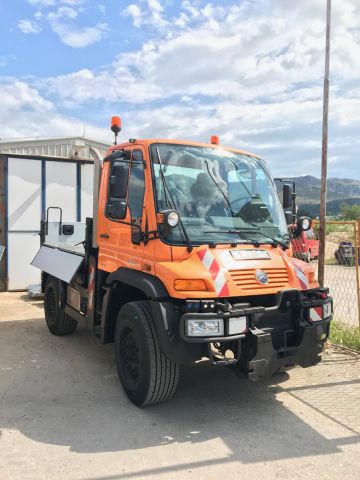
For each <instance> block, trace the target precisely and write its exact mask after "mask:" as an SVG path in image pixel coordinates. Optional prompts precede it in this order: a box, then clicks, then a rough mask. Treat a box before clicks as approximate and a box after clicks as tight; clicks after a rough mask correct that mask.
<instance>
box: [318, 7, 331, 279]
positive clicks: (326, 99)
mask: <svg viewBox="0 0 360 480" xmlns="http://www.w3.org/2000/svg"><path fill="white" fill-rule="evenodd" d="M330 25H331V0H327V6H326V48H325V76H324V98H323V124H322V153H321V192H320V228H319V265H318V280H319V283H320V286H321V287H323V286H324V266H325V236H326V189H327V153H328V124H329V76H330Z"/></svg>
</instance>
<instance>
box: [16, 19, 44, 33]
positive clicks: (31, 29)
mask: <svg viewBox="0 0 360 480" xmlns="http://www.w3.org/2000/svg"><path fill="white" fill-rule="evenodd" d="M17 26H18V29H19V30H21V31H22V33H25V34H27V33H40V32H41V27H40V25H39V24H38V23H36V22H35V21H32V20H28V19H23V20H19V21H18V24H17Z"/></svg>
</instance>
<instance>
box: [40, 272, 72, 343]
mask: <svg viewBox="0 0 360 480" xmlns="http://www.w3.org/2000/svg"><path fill="white" fill-rule="evenodd" d="M63 297H64V295H63V287H62V283H61V280H59V279H57V278H55V277H52V276H49V277H48V279H47V281H46V285H45V291H44V310H45V320H46V324H47V326H48V329H49V330H50V332H51V333H52V334H53V335H69V334H70V333H72V332H73V331H74V330H75V329H76V327H77V324H78V322H77V321H76V320H74V319H73V318H71V317H70V316H69V315H67V314H66V313H65V311H64V307H65V301H64V298H63Z"/></svg>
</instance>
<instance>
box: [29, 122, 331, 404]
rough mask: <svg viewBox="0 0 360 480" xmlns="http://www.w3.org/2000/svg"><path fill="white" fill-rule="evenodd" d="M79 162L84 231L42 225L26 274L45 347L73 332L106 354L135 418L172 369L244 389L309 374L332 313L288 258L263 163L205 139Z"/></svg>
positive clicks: (142, 145)
mask: <svg viewBox="0 0 360 480" xmlns="http://www.w3.org/2000/svg"><path fill="white" fill-rule="evenodd" d="M119 124H120V119H119V118H118V117H114V121H113V126H112V129H113V131H114V132H115V134H116V136H117V134H118V132H119V130H120V125H119ZM93 155H94V158H95V164H94V192H93V194H94V216H93V218H87V221H86V225H83V224H79V223H70V222H65V221H63V219H62V218H61V217H62V212H61V209H59V212H60V218H59V221H58V222H50V221H49V218H47V219H44V221H43V222H42V229H41V239H42V245H41V248H40V250H39V252H38V254H37V255H36V257H35V259H34V261H33V265H34V266H37V267H38V268H40V269H41V270H42V271H43V275H42V279H43V290H44V297H45V298H44V306H45V318H46V322H47V325H48V328H49V330H50V331H51V333H53V334H54V335H66V334H70V333H72V332H73V331H74V330H75V328H76V326H77V324H78V322H81V321H83V322H84V324H85V325H86V328H87V329H89V330H90V331H91V332H93V333H94V334H96V335H97V336H98V337H99V338H100V339H101V341H102V342H103V343H108V342H114V346H115V358H116V363H117V369H118V373H119V377H120V380H121V383H122V385H123V388H124V390H125V392H126V394H127V395H128V397H129V398H130V400H132V401H133V402H134V403H135V404H136V405H139V406H145V405H150V404H155V403H159V402H161V401H164V400H167V399H169V398H170V397H171V396H172V395H173V394H174V392H175V390H176V387H177V384H178V379H179V370H180V365H181V364H185V363H194V362H197V361H199V360H201V359H203V358H204V357H207V358H208V359H209V361H210V362H211V363H212V364H214V365H219V366H220V365H225V366H227V365H228V366H233V367H234V368H238V369H239V370H240V371H241V372H243V374H244V375H245V376H246V377H247V378H249V379H250V380H254V381H255V380H258V379H261V378H266V377H269V376H270V375H272V374H274V373H275V372H278V371H279V370H282V369H284V368H287V367H290V366H293V365H300V366H302V367H309V366H311V365H315V364H316V363H318V362H319V361H320V355H319V354H320V352H321V350H322V347H323V345H324V343H325V341H326V339H327V338H328V335H329V327H330V321H331V319H332V310H333V308H332V299H331V297H329V295H328V289H327V288H320V287H319V285H318V283H317V281H316V278H315V271H314V268H313V267H312V266H310V265H308V264H306V263H304V262H302V261H300V260H297V259H294V258H293V257H292V252H291V243H290V241H291V238H290V234H289V229H288V225H291V224H292V223H293V221H294V212H295V203H294V202H295V194H294V192H293V188H292V185H291V184H287V183H285V184H284V187H283V205H281V202H280V200H279V197H278V194H277V191H276V188H275V184H274V179H273V178H272V176H271V174H270V171H269V169H268V167H267V165H266V163H265V162H264V160H262V159H261V158H259V157H258V156H256V155H254V154H252V153H248V152H244V151H241V150H237V149H233V148H227V147H223V146H221V145H219V142H218V139H217V137H212V140H211V143H209V144H205V143H195V142H191V141H177V140H159V139H152V140H138V139H130V140H129V142H126V143H122V144H120V145H116V139H115V145H114V146H113V147H111V148H110V149H109V151H108V153H107V156H106V158H105V159H104V160H102V159H101V158H100V156H99V154H98V153H97V152H96V151H93ZM283 207H284V208H285V212H284V208H283ZM51 208H57V207H56V206H54V207H50V208H49V209H48V211H49V210H50V209H51ZM309 227H310V223H309V219H307V218H302V219H300V220H299V228H303V229H305V230H306V229H307V228H309Z"/></svg>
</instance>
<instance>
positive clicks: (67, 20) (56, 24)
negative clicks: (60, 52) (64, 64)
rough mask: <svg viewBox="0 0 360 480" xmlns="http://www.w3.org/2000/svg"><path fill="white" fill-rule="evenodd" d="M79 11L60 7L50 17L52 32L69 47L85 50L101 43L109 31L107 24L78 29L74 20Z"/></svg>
mask: <svg viewBox="0 0 360 480" xmlns="http://www.w3.org/2000/svg"><path fill="white" fill-rule="evenodd" d="M78 15H79V13H78V11H77V10H75V9H74V8H71V7H65V6H63V7H60V8H58V9H57V10H56V11H55V12H51V13H49V15H48V20H49V22H50V25H51V28H52V30H53V31H54V32H55V33H56V34H57V35H58V36H59V38H60V40H61V41H62V42H63V43H64V44H65V45H68V46H69V47H73V48H85V47H88V46H89V45H93V44H94V43H97V42H99V41H100V40H102V38H103V37H104V34H105V33H106V31H107V28H108V27H107V24H106V23H98V24H96V25H95V26H91V27H78V26H77V25H76V24H75V23H73V20H74V19H76V18H77V17H78Z"/></svg>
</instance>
